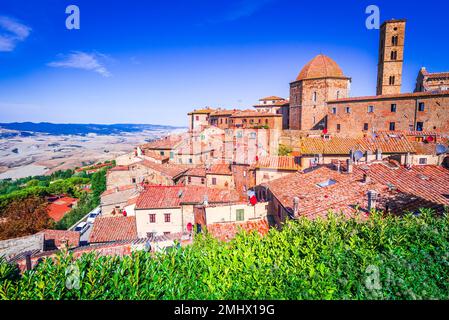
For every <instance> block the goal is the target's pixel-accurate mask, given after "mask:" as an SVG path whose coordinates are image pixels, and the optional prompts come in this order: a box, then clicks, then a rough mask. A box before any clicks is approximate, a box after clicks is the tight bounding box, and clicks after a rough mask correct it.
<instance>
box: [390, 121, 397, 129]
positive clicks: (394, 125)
mask: <svg viewBox="0 0 449 320" xmlns="http://www.w3.org/2000/svg"><path fill="white" fill-rule="evenodd" d="M394 130H396V123H395V122H390V131H394Z"/></svg>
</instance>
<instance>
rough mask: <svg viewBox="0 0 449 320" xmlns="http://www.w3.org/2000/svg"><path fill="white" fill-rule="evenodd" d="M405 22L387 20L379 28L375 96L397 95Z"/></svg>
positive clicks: (401, 64) (399, 83)
mask: <svg viewBox="0 0 449 320" xmlns="http://www.w3.org/2000/svg"><path fill="white" fill-rule="evenodd" d="M404 44H405V20H389V21H386V22H384V23H383V24H382V26H381V28H380V42H379V64H378V71H377V95H378V96H381V95H387V94H399V93H401V85H402V66H403V64H404Z"/></svg>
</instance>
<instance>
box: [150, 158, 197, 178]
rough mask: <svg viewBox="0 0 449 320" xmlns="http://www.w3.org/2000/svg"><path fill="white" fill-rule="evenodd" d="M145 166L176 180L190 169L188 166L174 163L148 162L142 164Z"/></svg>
mask: <svg viewBox="0 0 449 320" xmlns="http://www.w3.org/2000/svg"><path fill="white" fill-rule="evenodd" d="M142 164H143V165H144V166H146V167H147V168H150V169H152V170H154V171H157V172H160V173H162V174H164V175H166V176H168V177H171V178H174V177H176V176H178V175H180V174H181V173H184V172H186V171H187V170H188V169H189V168H190V167H188V166H186V165H180V164H173V163H163V164H160V163H156V162H152V161H148V160H144V161H143V162H142Z"/></svg>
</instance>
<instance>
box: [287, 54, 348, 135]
mask: <svg viewBox="0 0 449 320" xmlns="http://www.w3.org/2000/svg"><path fill="white" fill-rule="evenodd" d="M350 83H351V79H350V78H348V77H346V76H344V74H343V71H342V70H341V69H340V67H339V66H338V65H337V63H336V62H335V61H334V60H332V59H331V58H329V57H327V56H325V55H322V54H320V55H318V56H316V57H315V58H314V59H313V60H311V61H310V62H309V63H308V64H306V66H305V67H304V68H303V69H302V70H301V72H300V73H299V75H298V77H297V78H296V81H294V82H292V83H290V107H289V127H290V129H291V130H320V129H324V128H325V127H326V116H327V107H326V102H327V101H329V100H334V99H340V98H346V97H348V96H349V89H350Z"/></svg>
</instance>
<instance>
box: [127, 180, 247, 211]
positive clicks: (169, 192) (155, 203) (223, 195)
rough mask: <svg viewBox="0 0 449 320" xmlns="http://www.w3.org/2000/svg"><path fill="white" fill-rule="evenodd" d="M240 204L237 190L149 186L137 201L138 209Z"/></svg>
mask: <svg viewBox="0 0 449 320" xmlns="http://www.w3.org/2000/svg"><path fill="white" fill-rule="evenodd" d="M205 196H207V200H208V202H209V203H229V202H232V203H234V202H238V201H239V195H238V194H237V192H236V191H235V190H227V189H212V188H211V189H209V188H207V187H204V186H192V185H188V186H148V187H146V189H145V191H143V192H142V193H141V194H140V196H139V198H138V199H137V204H136V209H157V208H177V207H180V206H181V205H182V204H202V203H203V202H204V199H205Z"/></svg>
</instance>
